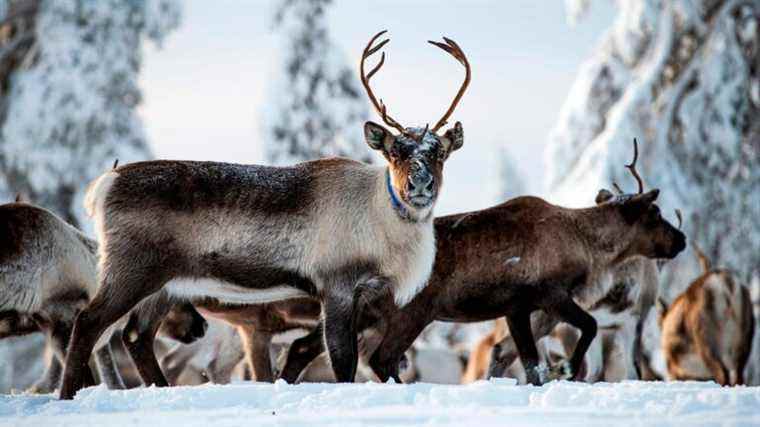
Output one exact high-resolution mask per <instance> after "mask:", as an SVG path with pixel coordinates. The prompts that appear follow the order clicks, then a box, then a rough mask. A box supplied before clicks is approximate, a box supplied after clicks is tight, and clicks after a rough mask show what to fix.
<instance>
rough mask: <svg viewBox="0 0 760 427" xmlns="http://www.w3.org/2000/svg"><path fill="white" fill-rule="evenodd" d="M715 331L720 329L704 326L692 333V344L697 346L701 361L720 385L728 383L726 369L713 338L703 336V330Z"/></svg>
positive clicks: (728, 378)
mask: <svg viewBox="0 0 760 427" xmlns="http://www.w3.org/2000/svg"><path fill="white" fill-rule="evenodd" d="M707 330H710V331H715V330H720V329H713V328H705V329H702V330H699V331H695V332H696V333H694V346H695V347H696V348H697V352H698V353H699V355H700V357H701V358H702V361H703V362H704V363H705V366H707V369H709V370H710V372H712V375H713V378H714V379H715V381H716V382H717V383H718V384H720V385H730V377H729V375H728V369H726V366H725V365H724V364H723V362H722V361H721V360H720V351H719V350H718V349H717V348H715V345H714V344H711V342H714V340H711V339H710V338H708V337H707V336H705V335H706V334H705V331H707Z"/></svg>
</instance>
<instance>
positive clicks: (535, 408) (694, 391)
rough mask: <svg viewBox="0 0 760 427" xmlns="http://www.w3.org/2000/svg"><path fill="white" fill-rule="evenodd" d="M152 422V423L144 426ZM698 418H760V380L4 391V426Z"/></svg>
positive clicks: (682, 421) (0, 403)
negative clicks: (751, 383)
mask: <svg viewBox="0 0 760 427" xmlns="http://www.w3.org/2000/svg"><path fill="white" fill-rule="evenodd" d="M146 423H147V424H146ZM613 423H614V425H694V424H700V425H701V424H741V425H750V424H758V423H760V387H734V388H721V387H719V386H718V385H717V384H715V383H698V382H672V383H665V382H651V383H647V382H636V381H634V382H623V383H618V384H606V383H598V384H595V385H589V384H585V383H572V382H553V383H550V384H547V385H544V386H542V387H533V386H517V385H515V384H514V382H513V381H512V380H505V379H502V380H492V381H480V382H477V383H474V384H470V385H466V386H463V385H434V384H410V385H396V384H377V383H365V384H313V383H312V384H299V385H288V384H285V383H284V382H278V383H276V384H262V383H250V382H245V383H235V384H231V385H224V386H219V385H204V386H197V387H174V388H164V389H158V388H153V387H150V388H139V389H133V390H127V391H109V390H107V389H106V388H105V387H103V386H98V387H93V388H89V389H86V390H83V391H81V392H80V393H79V394H78V395H77V397H76V399H75V400H74V401H58V400H56V397H55V396H53V395H44V396H33V395H4V396H2V397H0V425H29V426H31V425H34V426H48V425H77V426H87V425H110V426H127V425H182V426H204V427H206V426H209V425H214V426H227V425H230V426H232V425H236V426H237V425H273V424H276V425H341V426H348V425H404V426H412V425H478V426H481V427H482V426H486V425H507V424H508V425H563V426H565V425H584V426H590V425H613Z"/></svg>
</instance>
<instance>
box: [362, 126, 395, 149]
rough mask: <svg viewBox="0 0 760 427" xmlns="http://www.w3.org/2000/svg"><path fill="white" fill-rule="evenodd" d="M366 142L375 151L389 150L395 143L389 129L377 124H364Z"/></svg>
mask: <svg viewBox="0 0 760 427" xmlns="http://www.w3.org/2000/svg"><path fill="white" fill-rule="evenodd" d="M364 140H365V141H367V145H369V146H370V148H372V149H373V150H387V149H388V147H390V146H391V144H392V143H393V135H392V134H391V133H390V132H389V131H388V129H386V128H384V127H382V126H380V125H379V124H377V123H375V122H366V123H364Z"/></svg>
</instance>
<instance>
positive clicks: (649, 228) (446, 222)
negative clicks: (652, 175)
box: [282, 149, 686, 384]
mask: <svg viewBox="0 0 760 427" xmlns="http://www.w3.org/2000/svg"><path fill="white" fill-rule="evenodd" d="M636 150H638V149H636ZM631 169H632V171H633V172H634V176H636V177H637V179H639V180H640V177H638V174H637V173H635V160H634V163H633V165H632V167H631ZM639 186H640V191H639V194H635V195H625V196H620V197H614V198H612V199H610V200H608V201H606V202H604V203H601V204H599V205H597V206H595V207H591V208H585V209H568V208H563V207H560V206H555V205H552V204H549V203H547V202H546V201H544V200H542V199H539V198H536V197H518V198H516V199H512V200H510V201H508V202H505V203H502V204H500V205H497V206H494V207H492V208H489V209H485V210H481V211H475V212H470V213H464V214H458V215H450V216H445V217H441V218H437V219H436V221H435V231H436V245H437V249H436V259H435V267H434V269H433V274H432V275H431V277H430V281H429V283H428V285H427V286H426V287H425V288H424V289H423V290H422V291H421V292H420V293H419V294H418V295H417V296H416V297H415V298H414V299H413V300H412V301H411V302H410V303H409V304H407V305H406V306H405V307H403V308H402V309H400V310H390V311H391V312H390V313H387V314H383V315H381V316H377V317H378V318H380V319H381V320H382V322H381V323H382V324H383V325H380V326H377V325H376V326H375V327H379V328H381V329H384V337H383V339H382V342H381V343H380V345H379V347H378V349H377V351H375V352H374V354H373V355H372V357H371V359H370V365H371V366H372V368H373V370H374V371H375V373H376V374H377V376H378V377H379V379H380V380H381V381H386V380H387V379H388V378H389V377H393V378H394V379H396V380H397V381H398V380H399V377H398V369H399V368H398V366H399V361H400V360H401V358H402V357H403V355H404V352H405V351H406V349H407V348H409V346H410V345H411V344H412V342H413V341H414V340H415V339H416V338H417V336H418V335H419V333H420V332H421V331H422V330H423V329H424V328H425V326H427V325H428V324H429V323H431V322H432V321H434V320H443V321H449V322H479V321H484V320H490V319H496V318H499V317H503V316H506V318H507V323H508V325H509V329H510V332H511V336H512V337H513V338H514V340H515V343H516V344H517V349H518V352H519V355H520V359H521V360H522V362H523V365H524V366H525V367H526V374H527V377H528V378H527V379H528V381H529V382H531V383H533V384H539V383H541V382H542V381H543V380H544V379H546V378H544V377H542V376H541V375H539V374H541V373H542V371H541V370H540V369H539V366H538V353H537V350H536V343H535V339H534V335H533V331H532V329H531V322H530V318H531V313H533V312H535V311H538V310H541V311H543V312H545V313H547V314H549V315H550V316H552V317H554V318H557V319H560V320H562V321H565V322H567V323H570V324H571V325H573V326H575V327H577V328H579V329H580V330H581V331H582V335H581V338H580V340H579V341H578V345H577V346H576V348H575V351H574V352H573V355H572V357H571V359H570V362H569V364H567V366H565V369H566V371H569V372H567V376H569V377H571V378H572V377H575V376H576V375H577V374H578V373H579V368H580V364H581V362H582V360H583V356H584V354H585V352H586V349H587V348H588V346H589V345H590V344H591V341H592V340H593V338H594V336H595V335H596V329H597V324H596V321H595V320H594V318H593V317H592V316H591V315H590V314H588V312H587V311H586V310H585V309H584V307H585V308H588V307H590V306H591V305H593V304H594V303H595V302H596V301H598V300H599V299H600V298H602V297H603V296H604V295H605V294H607V292H608V291H609V289H610V287H611V286H612V280H611V277H612V274H613V272H614V270H615V268H617V267H618V266H619V265H621V264H622V263H624V262H626V261H628V260H630V259H633V258H636V257H646V258H652V259H655V258H673V257H675V256H676V255H677V254H678V253H680V252H681V251H682V250H683V249H684V247H685V246H686V238H685V236H684V235H683V233H681V232H680V231H679V230H677V229H676V228H675V227H673V226H672V225H671V224H670V223H668V222H667V221H666V220H665V219H663V218H662V216H661V215H660V211H659V208H658V207H657V206H656V205H655V204H654V201H655V199H656V198H657V195H658V194H659V190H652V191H650V192H648V193H643V188H642V187H643V184H642V183H641V181H639ZM576 301H578V302H577V303H576ZM371 305H372V306H374V307H382V306H387V304H386V305H384V304H381V303H373V304H371ZM360 324H363V325H369V326H372V324H373V322H372V319H367V320H362V319H360ZM550 330H551V328H550V329H549V331H550ZM549 331H546V332H544V333H543V334H539V335H538V336H543V335H545V334H547V333H548V332H549ZM320 344H321V343H320V342H319V340H318V339H317V336H316V335H315V334H310V335H309V336H306V337H304V338H301V339H299V340H296V341H295V342H294V343H293V345H292V346H291V349H290V351H289V354H288V363H286V365H285V367H284V368H283V375H282V377H283V378H284V379H286V380H287V381H295V380H296V379H297V377H298V373H299V372H300V370H301V369H302V368H303V367H304V366H305V365H306V364H308V363H309V357H312V356H313V355H314V354H315V353H316V354H318V353H319V350H320V349H319V345H320Z"/></svg>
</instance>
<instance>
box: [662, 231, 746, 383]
mask: <svg viewBox="0 0 760 427" xmlns="http://www.w3.org/2000/svg"><path fill="white" fill-rule="evenodd" d="M693 248H694V251H695V252H696V254H697V257H698V258H699V261H700V265H701V266H702V275H700V276H699V277H698V278H697V279H696V280H695V281H694V282H692V283H691V285H690V286H689V287H688V288H687V289H686V291H684V292H683V293H682V294H681V295H679V296H678V297H677V298H676V299H675V301H673V303H672V304H671V305H670V307H667V306H666V305H665V303H664V301H662V300H658V302H659V307H658V309H659V310H660V312H659V313H658V314H659V319H658V321H659V323H660V329H661V330H662V335H661V343H662V350H663V353H664V355H665V361H666V363H667V371H668V372H667V373H668V378H669V379H671V380H715V381H717V382H718V383H719V384H721V385H740V384H744V368H745V366H746V365H747V360H748V359H749V355H750V351H751V349H752V337H753V335H754V330H755V319H754V315H753V313H752V299H751V298H750V293H749V289H747V287H745V286H743V285H741V284H740V283H738V282H737V281H736V280H735V278H734V275H733V274H731V272H730V271H728V270H725V269H712V268H710V261H709V260H708V259H707V257H706V256H705V254H704V253H703V252H702V251H701V250H700V249H699V248H698V247H697V246H696V245H693Z"/></svg>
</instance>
